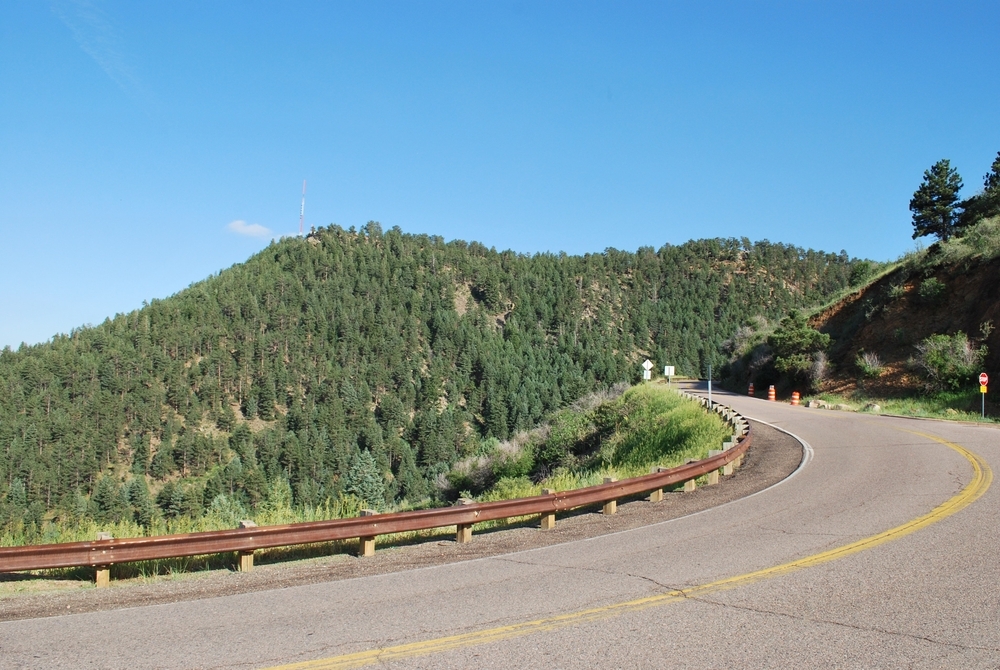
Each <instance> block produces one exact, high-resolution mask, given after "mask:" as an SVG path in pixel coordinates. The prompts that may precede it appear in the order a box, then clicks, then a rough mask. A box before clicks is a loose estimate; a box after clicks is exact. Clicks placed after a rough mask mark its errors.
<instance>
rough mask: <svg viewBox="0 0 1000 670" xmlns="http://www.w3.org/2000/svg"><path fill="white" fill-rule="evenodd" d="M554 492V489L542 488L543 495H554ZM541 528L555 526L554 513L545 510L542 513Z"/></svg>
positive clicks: (546, 528) (549, 528)
mask: <svg viewBox="0 0 1000 670" xmlns="http://www.w3.org/2000/svg"><path fill="white" fill-rule="evenodd" d="M555 494H556V490H555V489H542V495H543V496H554V495H555ZM541 527H542V530H552V529H553V528H555V527H556V513H555V512H546V513H543V514H542V518H541Z"/></svg>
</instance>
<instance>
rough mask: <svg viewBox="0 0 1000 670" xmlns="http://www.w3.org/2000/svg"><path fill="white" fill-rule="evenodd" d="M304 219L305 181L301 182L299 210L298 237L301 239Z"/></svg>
mask: <svg viewBox="0 0 1000 670" xmlns="http://www.w3.org/2000/svg"><path fill="white" fill-rule="evenodd" d="M305 218H306V180H305V179H303V180H302V206H301V207H300V208H299V237H302V233H303V229H302V224H303V222H304V221H305Z"/></svg>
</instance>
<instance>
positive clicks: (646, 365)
mask: <svg viewBox="0 0 1000 670" xmlns="http://www.w3.org/2000/svg"><path fill="white" fill-rule="evenodd" d="M652 369H653V364H652V363H650V362H649V359H648V358H647V359H646V360H645V361H644V362H643V364H642V378H643V379H644V380H645V381H649V380H650V379H652V378H653V373H652V372H651V370H652Z"/></svg>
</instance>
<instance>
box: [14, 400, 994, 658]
mask: <svg viewBox="0 0 1000 670" xmlns="http://www.w3.org/2000/svg"><path fill="white" fill-rule="evenodd" d="M719 395H723V394H719ZM725 401H726V402H727V403H729V404H731V405H732V406H733V407H735V408H736V409H737V410H738V411H740V412H742V413H743V414H744V415H746V416H748V417H751V418H754V419H758V420H760V421H764V422H768V423H771V424H773V425H776V426H779V427H781V428H783V429H784V430H787V431H789V432H791V433H793V434H794V435H796V436H798V437H799V438H800V439H801V440H802V441H803V442H804V443H805V444H806V446H807V456H808V458H807V459H806V461H805V462H804V463H803V465H802V467H801V468H800V469H799V470H798V471H796V473H795V474H794V475H793V476H792V477H791V478H789V479H787V480H785V481H784V482H782V483H781V484H779V485H777V486H775V487H773V488H771V489H768V490H766V491H763V492H761V493H759V494H757V495H754V496H752V497H749V498H745V499H742V500H739V501H736V502H734V503H730V504H727V505H724V506H722V507H717V508H714V509H710V510H707V511H705V512H702V513H699V514H697V515H693V516H689V517H684V518H680V519H675V520H673V521H669V522H665V523H661V524H657V525H654V526H649V527H646V528H640V529H636V530H630V531H625V532H621V533H617V534H613V535H604V536H600V537H596V538H593V539H590V540H585V541H577V542H571V543H567V544H561V545H555V546H549V547H545V548H542V549H535V550H531V551H526V552H521V553H517V554H509V555H504V556H498V557H493V558H486V559H478V560H474V561H468V562H464V563H454V564H450V565H443V566H439V567H434V568H423V569H419V570H411V571H406V572H400V573H395V574H387V575H379V576H373V577H366V578H361V579H352V580H344V581H338V582H331V583H325V584H319V585H310V586H303V587H295V588H287V589H281V590H276V591H266V592H259V593H250V594H243V595H238V596H231V597H225V598H215V599H211V600H202V601H191V602H183V603H174V604H169V605H156V606H151V607H141V608H133V609H125V610H117V611H105V612H94V613H90V614H80V615H71V616H64V617H53V618H47V619H33V620H24V621H11V622H5V623H0V667H3V668H8V667H9V668H20V667H24V668H36V667H67V668H69V667H72V668H89V667H94V668H98V667H99V668H107V667H122V668H125V667H129V668H142V667H157V668H161V667H162V668H193V667H198V668H207V667H220V668H222V667H225V668H236V667H239V668H244V667H247V668H255V667H267V666H277V665H287V664H297V665H295V666H292V667H298V668H338V667H356V666H357V665H359V664H372V663H377V664H381V665H385V666H388V667H405V668H411V667H414V668H416V667H419V668H423V667H427V668H469V667H477V668H478V667H493V668H501V667H504V668H506V667H524V668H527V667H551V668H592V667H607V668H625V667H628V668H646V667H653V666H663V665H678V666H683V667H711V668H718V667H734V668H742V667H774V668H787V667H829V666H836V667H865V668H867V667H891V668H898V667H917V668H924V667H926V668H942V667H953V668H980V667H981V668H996V667H1000V551H998V550H1000V530H998V523H1000V492H998V489H1000V487H990V486H989V483H990V479H991V477H992V472H991V468H993V469H995V468H997V467H998V466H1000V432H998V431H997V430H996V429H995V428H991V427H978V426H972V425H962V424H956V423H948V422H932V421H919V420H912V419H897V418H889V417H874V416H867V415H857V414H850V413H841V412H832V411H826V410H810V409H806V408H803V407H798V408H793V407H790V406H787V405H784V404H777V403H768V402H766V401H762V400H755V399H751V398H745V397H738V396H728V395H727V396H726V397H725ZM650 504H652V503H650Z"/></svg>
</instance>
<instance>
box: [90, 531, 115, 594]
mask: <svg viewBox="0 0 1000 670" xmlns="http://www.w3.org/2000/svg"><path fill="white" fill-rule="evenodd" d="M96 539H97V540H99V541H100V540H113V539H114V537H112V535H111V533H104V532H101V533H98V534H97V538H96ZM94 586H96V587H97V588H99V589H104V588H107V587H109V586H111V565H110V564H109V565H98V566H97V568H96V570H94Z"/></svg>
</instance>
